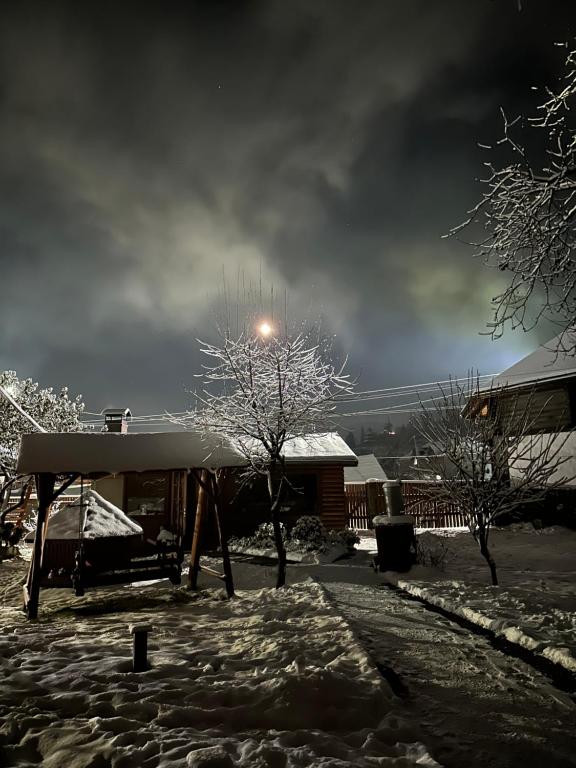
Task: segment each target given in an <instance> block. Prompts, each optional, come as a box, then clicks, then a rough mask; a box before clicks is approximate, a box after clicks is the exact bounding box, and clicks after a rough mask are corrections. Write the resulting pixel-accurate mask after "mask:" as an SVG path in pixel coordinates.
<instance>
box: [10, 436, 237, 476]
mask: <svg viewBox="0 0 576 768" xmlns="http://www.w3.org/2000/svg"><path fill="white" fill-rule="evenodd" d="M246 463H247V462H246V459H245V458H244V457H243V456H242V454H241V453H240V452H239V451H237V450H236V449H235V448H234V447H233V446H232V445H230V444H226V443H225V442H224V440H223V439H222V438H220V437H217V436H215V435H204V434H202V435H201V434H199V433H197V432H154V433H147V432H145V433H128V434H121V433H115V432H96V433H90V432H47V433H44V434H41V433H32V434H28V435H22V440H21V442H20V454H19V457H18V464H17V470H18V472H20V473H22V474H37V473H39V472H52V473H54V474H61V473H65V472H71V473H74V472H76V473H79V474H83V475H90V474H110V475H112V474H116V473H118V472H146V471H151V470H169V469H189V468H191V467H196V468H199V467H204V468H209V469H218V468H220V467H242V466H245V465H246Z"/></svg>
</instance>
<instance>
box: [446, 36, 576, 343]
mask: <svg viewBox="0 0 576 768" xmlns="http://www.w3.org/2000/svg"><path fill="white" fill-rule="evenodd" d="M575 108H576V50H572V51H571V52H570V53H569V55H568V57H567V59H566V71H565V75H564V81H563V85H562V87H561V88H560V89H559V90H558V91H557V92H554V91H552V90H550V89H548V90H547V98H546V100H545V101H544V102H543V103H542V104H541V106H540V107H539V112H538V114H536V115H535V116H534V117H531V118H528V120H527V121H523V120H521V119H520V118H516V119H515V120H512V121H509V120H508V118H507V117H506V115H505V114H504V112H502V115H503V118H504V135H503V137H502V138H501V140H500V141H499V142H498V147H497V148H494V147H485V148H487V149H490V150H494V149H497V151H498V152H500V151H502V150H509V157H510V159H509V161H508V162H506V163H505V164H504V165H499V164H497V163H494V162H488V163H486V167H487V168H488V176H487V178H485V179H483V180H482V182H483V184H484V186H485V192H484V194H483V196H482V199H481V200H480V201H479V203H478V204H477V205H476V206H475V207H474V208H473V209H472V210H471V211H470V215H469V217H468V218H467V219H466V221H465V222H463V223H462V224H461V225H459V226H458V227H456V228H455V229H454V230H452V233H451V234H456V233H459V232H461V231H462V230H463V229H464V228H467V227H469V226H470V225H473V224H476V223H477V224H480V225H481V226H482V227H483V228H484V229H485V230H486V232H487V235H486V237H485V238H484V239H482V240H481V241H480V242H475V243H473V245H474V246H475V247H476V249H477V250H476V255H481V256H483V257H484V258H485V261H486V263H487V265H488V266H491V267H494V268H497V269H499V270H500V271H502V272H504V273H506V274H507V275H508V276H509V281H508V285H507V286H506V288H505V289H504V290H503V291H502V292H501V293H500V294H498V295H497V296H495V297H494V298H493V299H492V303H493V307H494V316H493V321H492V322H491V323H489V324H488V327H489V328H490V329H491V330H490V333H491V335H492V336H493V337H494V338H498V337H500V336H501V335H502V333H503V331H504V328H505V326H506V324H507V323H510V324H511V326H512V328H522V329H523V330H530V329H531V328H533V327H535V326H536V325H537V324H538V322H539V321H540V320H542V319H548V320H553V321H557V322H560V323H561V324H562V326H568V327H570V326H572V325H574V324H575V322H576V263H575V258H574V247H575V241H576V123H575V122H574V109H575ZM523 125H527V126H528V127H529V128H530V136H529V137H528V138H529V139H530V141H528V140H524V139H523V138H522V137H521V135H520V133H521V128H522V126H523ZM533 131H535V132H536V133H533ZM534 139H536V140H537V141H536V146H535V147H534V148H533V149H532V150H529V149H528V144H529V143H530V144H534ZM558 351H563V352H565V353H568V354H576V343H575V342H574V341H573V340H572V339H570V337H569V335H568V334H566V335H564V334H563V335H562V336H561V337H560V338H559V347H558Z"/></svg>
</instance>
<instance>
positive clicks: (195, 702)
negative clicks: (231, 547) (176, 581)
mask: <svg viewBox="0 0 576 768" xmlns="http://www.w3.org/2000/svg"><path fill="white" fill-rule="evenodd" d="M22 565H23V564H22V563H18V562H16V561H15V562H11V563H3V564H2V565H1V566H0V575H1V576H2V579H3V587H2V590H3V595H2V598H3V599H2V605H1V607H0V616H1V621H2V635H1V639H0V643H1V653H0V658H1V662H0V664H1V674H2V687H1V689H0V723H1V726H0V765H3V766H32V765H38V764H42V765H43V766H45V768H63V767H64V766H65V767H66V768H84V767H87V766H94V767H96V766H111V767H112V766H113V767H114V768H128V767H133V768H148V767H151V766H171V767H172V766H174V767H176V766H205V768H208V767H210V768H225V767H226V766H232V765H238V766H255V767H256V766H262V767H264V766H270V767H271V768H276V767H277V766H286V767H288V766H302V767H304V766H312V765H322V766H334V767H336V766H338V768H341V767H343V766H352V765H354V766H372V765H390V766H409V765H416V764H417V765H429V766H432V765H435V764H436V763H434V762H433V761H432V759H431V758H428V757H427V752H426V749H425V747H424V746H423V745H422V744H420V743H419V735H418V731H419V727H418V725H417V724H412V723H410V722H409V721H406V720H404V721H403V720H402V719H401V718H398V716H397V715H396V714H395V711H394V710H395V708H396V700H395V697H394V696H393V694H392V692H391V690H390V689H389V687H388V685H387V684H386V682H385V681H384V680H383V678H382V677H381V675H380V674H379V673H378V671H377V669H376V668H375V666H374V665H373V664H372V662H371V661H370V660H369V659H368V657H367V655H366V653H365V652H364V651H363V650H362V649H361V648H360V646H359V645H358V642H357V641H356V640H355V638H354V636H353V635H352V632H351V631H350V629H349V627H348V625H347V624H346V622H345V621H344V620H343V619H342V618H341V617H340V616H339V615H338V614H337V613H336V612H335V611H334V609H333V608H332V607H331V605H330V603H329V602H327V601H326V599H325V597H324V592H323V590H322V588H321V587H319V586H318V585H316V584H313V583H311V582H305V583H302V584H298V585H296V586H294V587H293V588H292V589H290V590H289V591H282V592H277V591H276V590H274V589H260V590H252V591H246V592H240V594H239V597H238V599H235V600H233V601H230V602H228V601H225V600H222V599H221V596H220V594H219V592H217V591H214V590H212V591H211V592H209V593H208V592H203V593H200V594H198V595H196V594H194V593H190V592H187V591H185V590H184V589H174V588H170V587H169V586H167V583H166V582H162V583H158V584H153V585H147V586H137V587H125V588H124V589H122V588H108V589H103V590H99V591H95V592H92V593H91V594H90V595H88V596H87V597H86V598H83V599H81V600H77V599H75V598H74V597H73V596H72V595H71V593H70V592H69V591H68V590H51V591H45V592H43V594H42V603H41V617H42V618H41V620H40V621H39V622H38V623H29V622H27V621H25V619H24V617H23V615H22V614H21V612H20V611H19V608H18V601H19V599H20V592H19V589H18V582H19V580H20V578H21V576H22V573H23V567H22ZM134 620H137V621H150V622H151V623H152V624H153V625H154V627H155V632H154V634H153V635H152V636H151V643H150V646H151V648H150V659H151V662H152V666H151V669H150V670H149V671H148V672H145V673H141V674H135V673H133V672H132V671H131V661H130V657H131V643H130V641H131V638H130V636H129V633H128V624H129V623H130V622H131V621H134Z"/></svg>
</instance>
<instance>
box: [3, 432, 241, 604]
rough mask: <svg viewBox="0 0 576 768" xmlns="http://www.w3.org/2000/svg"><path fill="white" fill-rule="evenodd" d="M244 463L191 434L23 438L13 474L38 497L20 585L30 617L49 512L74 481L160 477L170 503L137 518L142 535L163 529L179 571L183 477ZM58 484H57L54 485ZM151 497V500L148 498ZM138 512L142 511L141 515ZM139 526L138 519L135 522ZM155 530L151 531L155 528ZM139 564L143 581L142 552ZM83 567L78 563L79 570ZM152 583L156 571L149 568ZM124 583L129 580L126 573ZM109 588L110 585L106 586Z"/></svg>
mask: <svg viewBox="0 0 576 768" xmlns="http://www.w3.org/2000/svg"><path fill="white" fill-rule="evenodd" d="M245 465H246V459H245V458H244V457H243V456H242V454H241V453H240V452H239V451H238V450H236V449H235V448H234V447H233V446H232V445H230V444H228V443H226V442H225V441H224V440H223V439H222V438H220V437H218V436H215V435H210V434H204V433H203V434H200V433H196V432H161V433H146V434H136V433H134V434H122V433H110V432H108V433H106V432H104V433H86V432H68V433H33V434H27V435H23V437H22V440H21V444H20V454H19V458H18V464H17V471H18V472H19V473H20V474H27V475H34V477H35V480H36V490H37V498H38V519H37V526H36V535H35V539H34V549H33V555H32V560H31V563H30V570H29V573H28V579H27V582H26V584H25V586H24V606H25V610H26V612H27V614H28V617H29V618H36V617H37V616H38V604H39V597H40V588H41V586H49V585H48V584H46V583H45V582H44V583H43V573H42V560H43V550H44V543H45V539H46V534H47V531H48V526H49V515H48V511H49V507H50V506H51V505H52V504H53V503H54V502H55V501H57V500H58V498H59V497H60V495H61V494H62V493H63V492H64V491H65V490H66V489H67V488H68V487H69V486H70V485H71V484H72V483H73V482H75V481H77V480H78V479H79V478H80V479H81V480H87V479H88V480H91V481H95V484H96V485H97V483H98V481H99V480H101V479H102V478H110V477H112V478H114V477H120V476H127V475H130V476H140V477H141V476H142V475H143V473H144V476H150V473H164V477H165V478H166V479H167V482H168V484H169V494H168V497H167V498H168V500H169V503H167V504H166V506H165V507H164V508H163V509H156V510H152V512H151V514H150V515H148V510H147V509H146V508H145V509H144V512H143V514H141V518H142V519H144V520H146V519H147V518H149V521H148V522H149V524H150V525H152V526H153V527H151V528H150V529H149V530H148V531H146V528H145V527H144V526H143V528H144V533H145V534H146V533H148V534H152V536H154V532H157V530H158V529H160V530H161V529H162V528H165V529H168V530H169V531H170V532H171V534H172V535H173V536H174V539H175V540H176V542H177V543H178V546H177V548H176V550H177V553H176V560H177V567H178V569H179V568H180V566H181V563H182V559H183V547H182V541H183V538H184V533H185V528H186V524H187V520H186V486H187V483H186V477H187V475H188V473H189V472H190V471H194V472H195V474H196V476H197V477H199V473H200V472H201V471H205V472H214V471H216V470H221V469H224V468H232V467H238V468H239V467H243V466H245ZM57 482H59V483H60V484H59V485H57ZM153 498H154V497H153ZM140 511H141V512H142V510H140ZM138 522H139V518H138ZM154 526H156V527H155V528H154ZM135 554H137V556H138V557H139V558H140V560H139V561H138V567H137V569H136V570H137V571H138V580H143V578H146V574H145V573H143V572H142V567H141V565H142V562H141V558H142V552H139V553H135ZM81 566H82V563H80V567H81ZM150 572H151V573H153V574H154V575H153V576H151V577H150V578H157V569H156V571H154V569H150ZM123 580H124V581H131V580H134V579H133V578H131V570H130V568H128V569H127V570H126V571H125V572H124V574H123ZM106 583H110V582H106Z"/></svg>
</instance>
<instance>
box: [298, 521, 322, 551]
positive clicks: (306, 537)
mask: <svg viewBox="0 0 576 768" xmlns="http://www.w3.org/2000/svg"><path fill="white" fill-rule="evenodd" d="M327 541H328V534H327V531H326V528H324V526H323V525H322V521H321V520H320V518H319V517H315V516H313V515H303V516H302V517H300V518H298V520H297V521H296V523H295V524H294V525H293V526H292V530H291V532H290V543H291V545H292V546H291V549H301V550H303V551H304V552H311V551H314V550H320V549H322V547H323V546H325V544H326V543H327Z"/></svg>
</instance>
